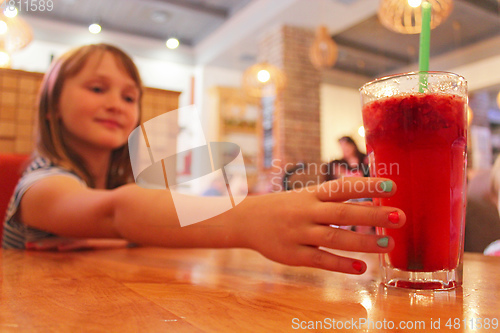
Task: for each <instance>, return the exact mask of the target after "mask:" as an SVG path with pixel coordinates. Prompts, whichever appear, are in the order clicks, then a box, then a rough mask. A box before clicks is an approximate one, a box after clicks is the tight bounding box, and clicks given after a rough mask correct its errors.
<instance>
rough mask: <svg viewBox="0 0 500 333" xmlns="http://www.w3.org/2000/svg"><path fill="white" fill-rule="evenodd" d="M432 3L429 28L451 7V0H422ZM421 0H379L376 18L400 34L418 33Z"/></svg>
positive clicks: (420, 17)
mask: <svg viewBox="0 0 500 333" xmlns="http://www.w3.org/2000/svg"><path fill="white" fill-rule="evenodd" d="M424 1H427V2H429V3H430V4H431V5H432V14H431V29H434V28H435V27H437V26H438V25H440V24H441V23H443V22H444V21H445V20H446V19H447V18H448V16H449V15H450V13H451V10H452V9H453V0H424ZM421 4H422V0H381V1H380V6H379V9H378V18H379V20H380V22H381V23H382V25H383V26H385V27H386V28H387V29H389V30H392V31H394V32H398V33H402V34H418V33H420V29H421V22H422V15H421V9H420V7H421V6H420V5H421Z"/></svg>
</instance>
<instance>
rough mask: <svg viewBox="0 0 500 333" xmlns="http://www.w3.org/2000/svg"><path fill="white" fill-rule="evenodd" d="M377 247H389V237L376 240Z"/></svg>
mask: <svg viewBox="0 0 500 333" xmlns="http://www.w3.org/2000/svg"><path fill="white" fill-rule="evenodd" d="M377 245H378V246H380V247H387V246H389V237H382V238H379V239H378V240H377Z"/></svg>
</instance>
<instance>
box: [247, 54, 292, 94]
mask: <svg viewBox="0 0 500 333" xmlns="http://www.w3.org/2000/svg"><path fill="white" fill-rule="evenodd" d="M285 83H286V78H285V74H284V73H283V71H282V70H281V69H279V68H278V67H276V66H273V65H271V64H269V63H267V62H261V63H258V64H255V65H253V66H250V67H249V68H248V69H247V70H246V71H245V72H244V73H243V90H244V91H245V93H246V94H247V95H250V96H254V97H262V96H269V95H274V94H276V93H277V92H279V91H280V90H282V89H283V88H284V87H285Z"/></svg>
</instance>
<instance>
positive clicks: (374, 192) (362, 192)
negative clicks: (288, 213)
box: [316, 177, 397, 202]
mask: <svg viewBox="0 0 500 333" xmlns="http://www.w3.org/2000/svg"><path fill="white" fill-rule="evenodd" d="M396 189H397V187H396V183H394V182H393V181H392V180H390V179H386V178H370V177H342V178H340V179H337V180H332V181H329V182H324V183H323V184H321V185H319V186H318V188H317V194H316V195H317V198H318V199H319V200H321V201H338V202H342V201H346V200H349V199H358V198H383V197H390V196H392V195H393V194H394V193H395V192H396Z"/></svg>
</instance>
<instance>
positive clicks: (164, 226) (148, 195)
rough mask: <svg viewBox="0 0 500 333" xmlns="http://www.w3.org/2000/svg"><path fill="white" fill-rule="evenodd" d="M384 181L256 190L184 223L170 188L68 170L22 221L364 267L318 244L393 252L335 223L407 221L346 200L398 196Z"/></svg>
mask: <svg viewBox="0 0 500 333" xmlns="http://www.w3.org/2000/svg"><path fill="white" fill-rule="evenodd" d="M382 181H384V179H377V178H355V177H349V178H343V179H340V180H337V181H333V182H327V183H323V184H322V185H320V186H314V187H308V188H304V189H302V190H301V191H291V192H280V193H274V194H269V195H261V196H253V197H252V196H250V197H247V198H246V199H245V200H244V201H243V202H241V203H240V204H239V205H238V206H236V207H235V208H233V209H231V210H229V211H227V212H225V213H223V214H220V215H218V216H216V217H213V218H211V219H209V220H206V221H203V222H199V223H196V224H193V225H190V226H186V227H181V226H180V224H179V221H178V219H177V214H176V211H175V207H174V204H173V201H172V199H171V196H170V192H169V191H166V190H149V189H142V188H140V187H138V186H136V185H127V186H123V187H121V188H119V189H116V190H107V191H106V190H91V189H87V188H83V187H81V185H79V184H78V182H76V181H70V180H69V179H68V178H67V177H52V178H47V179H45V180H43V181H40V182H37V183H36V184H35V185H34V186H33V187H32V188H30V189H29V190H28V191H27V192H26V194H25V197H24V198H23V201H22V205H21V208H22V220H23V221H24V222H25V223H26V224H28V225H30V226H33V227H36V228H39V229H43V230H47V231H51V232H53V233H56V234H58V235H61V236H66V237H107V238H110V237H123V238H125V239H127V240H129V241H132V242H134V243H139V244H145V245H157V246H166V247H207V248H208V247H209V248H227V247H242V248H251V249H254V250H257V251H259V252H260V253H262V254H263V255H264V256H266V257H268V258H270V259H272V260H275V261H278V262H281V263H285V264H289V265H300V266H313V267H319V268H323V269H328V270H336V271H341V272H347V273H355V274H356V273H357V274H359V273H362V272H364V271H365V269H366V265H365V264H364V263H363V262H361V261H359V260H355V259H351V258H345V257H340V256H337V255H334V254H331V253H328V252H326V251H323V250H321V249H320V247H325V248H330V249H339V250H346V251H356V252H388V251H390V250H391V249H392V248H393V247H394V241H393V240H392V239H391V238H386V239H382V240H381V238H385V237H384V236H377V235H365V234H358V233H355V232H352V231H348V230H342V229H340V228H332V227H331V226H330V225H332V224H333V225H369V226H380V227H388V228H397V227H400V226H402V225H403V224H404V222H405V215H404V213H403V212H402V211H401V210H399V209H396V208H391V207H367V206H360V205H354V204H347V203H343V202H344V201H345V200H348V199H351V198H364V197H388V196H391V195H393V194H394V192H395V191H396V186H395V185H394V186H392V189H390V188H391V186H387V187H385V189H386V191H387V192H384V191H383V190H382V189H383V187H381V185H380V183H381V182H382ZM391 184H392V183H391ZM389 189H390V190H389ZM207 200H209V199H207ZM214 200H216V199H214ZM214 204H216V203H214ZM193 209H200V208H199V207H193ZM391 213H392V214H391ZM391 220H392V222H391ZM396 220H397V221H396ZM395 221H396V222H395Z"/></svg>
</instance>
